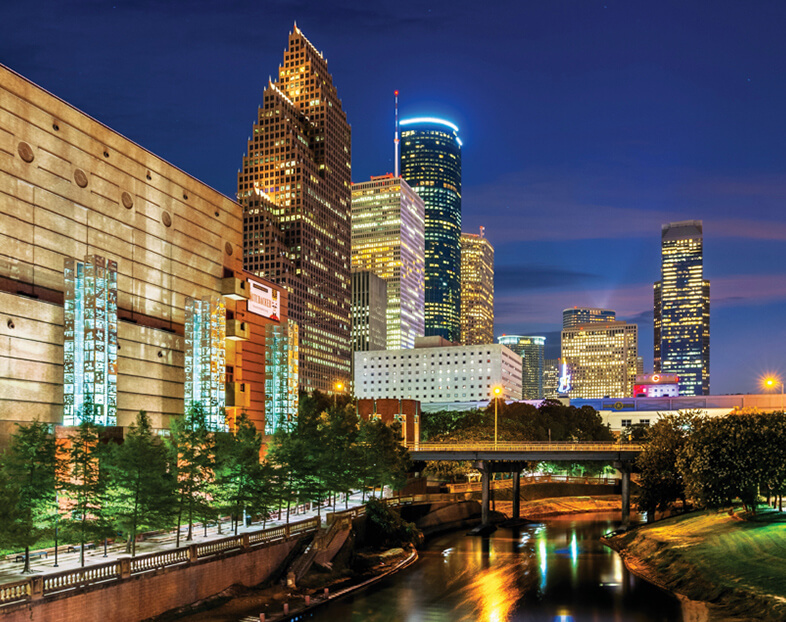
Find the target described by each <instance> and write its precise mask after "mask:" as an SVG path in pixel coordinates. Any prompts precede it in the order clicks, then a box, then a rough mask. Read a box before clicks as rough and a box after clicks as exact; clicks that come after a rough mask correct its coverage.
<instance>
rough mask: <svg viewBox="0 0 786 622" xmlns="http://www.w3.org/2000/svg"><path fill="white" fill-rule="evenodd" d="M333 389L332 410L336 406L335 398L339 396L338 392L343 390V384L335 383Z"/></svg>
mask: <svg viewBox="0 0 786 622" xmlns="http://www.w3.org/2000/svg"><path fill="white" fill-rule="evenodd" d="M335 389H336V390H335V391H334V392H333V409H334V410H335V409H336V406H337V404H336V396H337V395H338V394H339V392H341V391H343V390H344V384H343V383H341V382H337V383H336V384H335Z"/></svg>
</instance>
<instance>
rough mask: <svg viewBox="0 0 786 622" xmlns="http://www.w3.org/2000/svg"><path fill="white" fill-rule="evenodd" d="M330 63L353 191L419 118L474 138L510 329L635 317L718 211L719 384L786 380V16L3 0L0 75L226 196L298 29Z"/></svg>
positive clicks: (473, 189) (473, 173) (472, 192)
mask: <svg viewBox="0 0 786 622" xmlns="http://www.w3.org/2000/svg"><path fill="white" fill-rule="evenodd" d="M295 21H297V24H298V26H299V27H300V28H301V29H302V30H303V32H304V33H305V34H306V36H307V37H308V38H309V39H310V40H311V42H312V43H313V44H314V45H315V46H316V47H317V49H319V50H321V51H322V52H323V53H324V55H325V56H326V58H327V59H328V62H329V67H330V70H331V73H332V75H333V79H334V83H335V84H336V86H337V88H338V92H339V96H340V97H341V98H342V100H343V103H344V109H345V110H346V112H347V115H348V118H349V122H350V123H351V125H352V138H353V140H352V143H353V158H352V166H353V174H352V176H353V179H354V181H365V180H367V179H368V178H369V176H370V175H378V174H383V173H386V172H392V170H393V134H392V133H393V91H394V89H398V90H399V91H400V93H401V95H400V112H401V115H402V117H406V116H414V115H418V116H419V115H429V116H442V117H444V118H447V119H449V120H451V121H453V122H455V123H456V124H457V125H458V126H459V127H460V136H461V139H462V141H463V143H464V148H463V155H462V158H463V219H464V221H463V229H464V231H469V232H477V229H478V227H479V226H480V225H483V226H485V227H486V234H487V237H488V238H489V240H490V241H491V242H492V244H493V245H494V246H495V248H496V318H497V319H496V333H497V334H502V333H520V334H530V335H537V334H540V335H546V336H547V337H548V344H549V346H548V347H547V352H546V354H547V356H550V357H556V356H558V351H559V332H558V331H559V329H560V327H561V319H562V309H564V308H566V307H570V306H574V305H577V306H600V307H606V308H611V309H615V310H616V311H617V315H618V318H620V319H625V320H628V321H633V322H636V323H637V324H638V325H639V341H640V343H639V354H640V355H642V356H643V357H644V367H645V370H646V371H651V370H652V283H653V281H655V280H657V279H658V278H660V272H659V271H660V229H661V225H662V224H663V223H666V222H669V221H677V220H693V219H702V220H703V221H704V252H705V255H704V276H705V278H709V279H710V281H711V321H710V331H711V341H710V343H711V347H710V352H711V363H710V365H711V389H712V393H713V394H720V393H738V392H756V391H757V390H758V389H757V386H758V379H759V377H760V376H761V375H762V374H763V373H764V372H766V371H773V372H782V373H784V374H786V361H785V360H784V346H785V345H786V326H785V325H784V310H785V306H784V305H785V303H786V244H785V243H784V242H785V241H786V210H784V201H785V200H786V176H785V175H784V170H785V169H786V36H785V35H784V33H786V2H784V1H782V0H773V1H759V0H740V1H736V2H729V1H725V0H706V1H703V2H694V1H690V0H679V1H675V2H670V1H665V0H657V1H651V2H643V1H635V0H625V1H621V0H619V1H594V0H571V1H561V0H545V1H544V0H541V1H539V2H534V1H530V0H519V1H514V2H500V1H492V2H462V1H458V0H453V1H446V0H440V1H436V2H429V1H428V0H425V1H423V0H420V1H415V2H413V1H409V0H405V1H398V2H374V1H371V0H368V1H365V2H361V1H357V2H328V1H322V2H319V1H316V0H315V1H313V2H302V1H301V2H298V1H283V0H282V1H277V2H266V1H264V0H263V1H258V2H241V1H231V0H222V1H216V0H213V1H203V0H190V1H188V2H185V1H182V2H181V1H175V0H155V1H142V0H138V1H135V2H103V1H97V0H94V1H87V0H86V1H83V2H76V1H73V2H72V1H66V0H60V1H57V2H55V1H51V2H36V1H35V0H28V1H26V2H21V1H16V2H11V1H6V2H3V4H2V8H0V62H2V63H3V64H5V65H7V66H8V67H10V68H11V69H13V70H15V71H17V72H19V73H21V74H22V75H24V76H25V77H27V78H29V79H30V80H32V81H34V82H36V83H37V84H39V85H40V86H42V87H43V88H45V89H47V90H49V91H51V92H52V93H54V94H55V95H57V96H59V97H61V98H62V99H64V100H66V101H67V102H69V103H71V104H72V105H74V106H76V107H77V108H80V109H81V110H83V111H85V112H86V113H88V114H90V115H91V116H93V117H95V118H96V119H98V120H100V121H102V122H103V123H105V124H106V125H108V126H110V127H111V128H113V129H114V130H116V131H118V132H120V133H121V134H124V135H125V136H127V137H128V138H130V139H132V140H134V141H135V142H137V143H139V144H141V145H142V146H144V147H146V148H147V149H149V150H151V151H153V152H154V153H156V154H158V155H160V156H162V157H163V158H165V159H167V160H168V161H170V162H172V163H173V164H175V165H176V166H178V167H180V168H182V169H183V170H185V171H187V172H188V173H190V174H192V175H194V176H195V177H197V178H199V179H201V180H202V181H204V182H206V183H207V184H209V185H211V186H213V187H214V188H216V189H218V190H220V191H221V192H224V193H225V194H227V195H229V196H234V193H235V190H236V174H237V170H238V168H239V166H240V164H241V158H242V155H243V153H244V150H245V145H246V139H247V137H248V136H249V134H250V133H251V126H252V124H253V122H254V119H255V118H256V111H257V107H258V106H259V104H260V103H261V101H262V92H263V89H264V86H265V84H266V83H267V78H268V76H269V75H272V76H274V77H275V76H276V75H277V70H278V65H279V63H280V62H281V60H282V56H283V50H284V48H285V47H286V44H287V34H288V32H289V31H290V30H291V29H292V24H293V22H295Z"/></svg>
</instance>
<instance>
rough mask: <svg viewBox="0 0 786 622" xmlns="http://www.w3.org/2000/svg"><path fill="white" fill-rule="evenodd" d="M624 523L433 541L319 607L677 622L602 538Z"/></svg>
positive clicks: (318, 616) (452, 619) (413, 621)
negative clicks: (414, 557) (373, 582)
mask: <svg viewBox="0 0 786 622" xmlns="http://www.w3.org/2000/svg"><path fill="white" fill-rule="evenodd" d="M618 520H619V517H618V516H614V515H609V514H602V515H601V514H594V515H581V516H579V517H576V516H574V517H564V518H559V519H555V520H549V521H548V522H544V523H541V524H533V525H528V526H526V527H522V528H520V529H515V530H512V529H500V530H498V531H497V532H495V533H494V534H492V535H491V536H490V537H488V538H477V537H469V536H465V535H464V533H453V534H448V535H445V536H440V537H437V538H434V539H433V540H431V541H430V543H429V546H428V547H427V548H426V549H425V550H423V551H421V554H420V560H419V561H418V562H417V564H415V565H414V566H412V567H410V568H408V569H407V570H404V571H402V572H401V573H399V574H398V575H395V576H393V577H391V578H389V579H386V580H384V581H383V582H381V583H380V584H378V585H377V586H376V587H374V588H371V589H368V590H365V591H363V592H360V593H358V594H356V595H354V596H351V597H349V598H347V599H345V600H342V601H337V602H335V603H331V604H330V605H328V606H327V607H325V608H323V609H321V610H317V612H315V614H314V617H313V618H310V619H311V620H315V621H317V622H319V621H327V620H340V621H341V622H355V621H358V622H359V621H361V620H362V621H363V622H367V621H368V622H394V621H395V622H401V621H404V622H443V621H444V622H458V621H467V622H470V621H471V622H476V621H477V622H536V621H537V622H540V621H544V622H612V621H613V622H628V621H629V622H678V621H680V620H682V615H681V613H680V607H679V603H678V601H677V599H676V598H674V597H672V596H671V595H669V594H667V593H664V592H662V591H661V590H659V589H658V588H655V587H653V586H650V585H648V584H646V583H644V582H642V581H640V580H638V579H636V578H635V577H633V576H632V575H630V574H629V573H628V572H627V570H626V569H625V568H624V566H623V564H622V562H621V560H620V559H619V556H617V555H616V553H614V552H613V551H611V550H610V549H608V548H606V547H604V546H602V545H601V544H600V543H599V541H598V538H599V536H600V535H601V534H603V533H604V532H605V531H608V530H609V529H611V528H613V527H614V526H616V524H617V522H618Z"/></svg>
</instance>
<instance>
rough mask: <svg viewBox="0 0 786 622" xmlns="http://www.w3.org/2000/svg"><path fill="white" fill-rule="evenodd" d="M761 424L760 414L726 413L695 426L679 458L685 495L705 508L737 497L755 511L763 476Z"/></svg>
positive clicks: (748, 508) (730, 501)
mask: <svg viewBox="0 0 786 622" xmlns="http://www.w3.org/2000/svg"><path fill="white" fill-rule="evenodd" d="M765 417H766V416H765ZM761 425H762V416H760V415H728V416H726V417H719V418H716V419H707V420H706V421H704V422H703V424H702V425H700V426H698V427H697V428H696V430H695V431H694V432H693V434H691V436H690V438H689V439H688V441H687V443H686V444H685V448H684V450H683V451H682V453H681V454H680V456H679V461H678V466H679V469H680V471H681V472H682V476H683V478H684V481H685V491H686V494H687V495H688V496H689V497H691V498H693V499H695V500H696V501H697V502H698V503H699V504H700V505H702V506H704V507H722V506H727V505H731V503H732V501H733V500H734V499H735V498H739V499H740V500H741V501H742V503H743V505H744V506H745V509H746V510H748V511H752V512H755V510H756V502H757V499H758V486H759V484H760V482H761V481H762V479H763V475H764V473H763V470H762V467H763V464H762V462H761V461H760V460H759V455H760V453H761V452H762V451H763V450H764V442H763V440H764V435H763V433H762V429H761Z"/></svg>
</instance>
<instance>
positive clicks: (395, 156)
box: [393, 91, 399, 178]
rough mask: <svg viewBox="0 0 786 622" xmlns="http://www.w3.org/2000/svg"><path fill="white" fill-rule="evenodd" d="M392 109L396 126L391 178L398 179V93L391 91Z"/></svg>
mask: <svg viewBox="0 0 786 622" xmlns="http://www.w3.org/2000/svg"><path fill="white" fill-rule="evenodd" d="M393 107H394V110H395V116H396V124H395V130H394V132H393V176H394V177H396V178H397V177H398V176H399V174H398V91H393Z"/></svg>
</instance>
